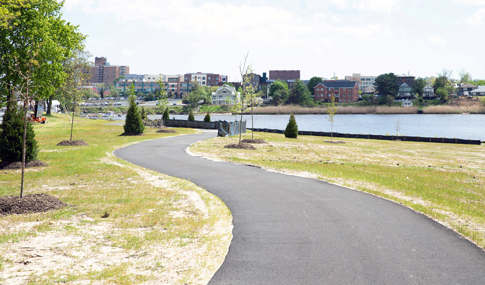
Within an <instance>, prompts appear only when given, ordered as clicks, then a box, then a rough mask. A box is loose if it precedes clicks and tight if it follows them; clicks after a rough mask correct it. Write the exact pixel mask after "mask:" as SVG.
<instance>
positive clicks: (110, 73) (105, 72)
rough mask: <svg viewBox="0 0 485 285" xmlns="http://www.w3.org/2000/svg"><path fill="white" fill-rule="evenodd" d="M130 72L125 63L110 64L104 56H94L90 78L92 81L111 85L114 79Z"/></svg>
mask: <svg viewBox="0 0 485 285" xmlns="http://www.w3.org/2000/svg"><path fill="white" fill-rule="evenodd" d="M128 73H130V67H129V66H127V65H110V64H109V62H107V59H106V57H96V58H95V59H94V66H92V67H91V80H90V82H91V83H92V84H94V83H98V84H99V83H104V84H106V85H113V84H114V81H115V79H117V78H120V77H121V76H124V75H126V74H128Z"/></svg>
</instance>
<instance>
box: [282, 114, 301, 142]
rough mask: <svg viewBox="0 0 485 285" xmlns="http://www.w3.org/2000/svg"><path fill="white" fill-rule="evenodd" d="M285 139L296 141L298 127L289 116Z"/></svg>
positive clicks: (293, 117) (293, 118)
mask: <svg viewBox="0 0 485 285" xmlns="http://www.w3.org/2000/svg"><path fill="white" fill-rule="evenodd" d="M285 137H287V138H292V139H296V138H297V137H298V125H297V124H296V120H295V116H294V115H293V114H291V116H290V121H289V122H288V125H286V129H285Z"/></svg>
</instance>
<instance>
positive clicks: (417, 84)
mask: <svg viewBox="0 0 485 285" xmlns="http://www.w3.org/2000/svg"><path fill="white" fill-rule="evenodd" d="M426 84H427V82H426V80H425V79H423V78H417V79H415V80H414V83H413V86H412V89H411V93H412V94H416V93H417V94H418V97H422V96H423V94H424V87H426Z"/></svg>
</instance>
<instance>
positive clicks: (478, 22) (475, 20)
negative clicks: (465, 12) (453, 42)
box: [465, 9, 485, 27]
mask: <svg viewBox="0 0 485 285" xmlns="http://www.w3.org/2000/svg"><path fill="white" fill-rule="evenodd" d="M465 23H466V24H468V25H470V26H474V27H480V26H482V25H485V9H480V10H478V11H477V12H475V13H474V14H473V15H472V16H471V17H469V18H467V19H466V20H465Z"/></svg>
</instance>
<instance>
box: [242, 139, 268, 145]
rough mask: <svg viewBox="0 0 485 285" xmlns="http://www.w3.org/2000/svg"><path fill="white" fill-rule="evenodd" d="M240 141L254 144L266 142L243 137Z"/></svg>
mask: <svg viewBox="0 0 485 285" xmlns="http://www.w3.org/2000/svg"><path fill="white" fill-rule="evenodd" d="M241 142H243V143H256V144H264V143H266V142H265V141H264V140H263V139H243V140H242V141H241Z"/></svg>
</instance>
